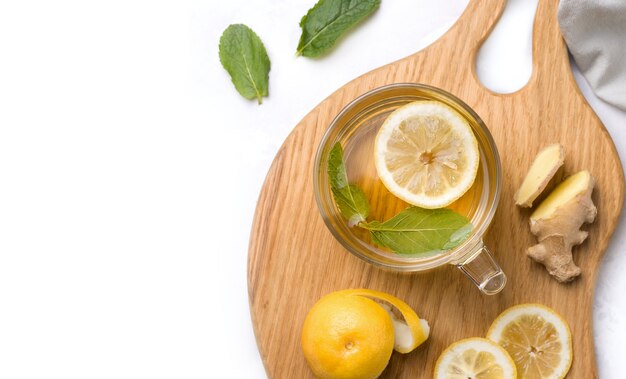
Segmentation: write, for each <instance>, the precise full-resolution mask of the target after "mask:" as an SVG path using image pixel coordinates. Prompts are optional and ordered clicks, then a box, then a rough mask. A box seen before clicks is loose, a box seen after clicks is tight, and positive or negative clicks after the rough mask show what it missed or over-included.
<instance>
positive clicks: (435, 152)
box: [374, 101, 480, 209]
mask: <svg viewBox="0 0 626 379" xmlns="http://www.w3.org/2000/svg"><path fill="white" fill-rule="evenodd" d="M374 154H375V157H374V162H375V164H376V171H377V172H378V176H379V177H380V180H381V181H382V182H383V184H384V185H385V187H387V189H388V190H389V191H390V192H391V193H393V194H394V195H395V196H397V197H399V198H400V199H402V200H404V201H406V202H407V203H409V204H412V205H416V206H418V207H422V208H428V209H434V208H443V207H445V206H447V205H450V204H451V203H453V202H454V201H456V200H457V199H459V198H460V197H461V196H463V194H464V193H465V192H467V190H469V189H470V187H471V186H472V184H473V183H474V179H476V173H477V172H478V163H479V160H480V159H479V158H480V154H479V152H478V143H477V141H476V137H475V136H474V132H473V131H472V128H471V126H470V125H469V124H468V123H467V121H466V120H465V119H464V118H463V116H461V115H460V114H459V113H458V112H457V111H455V110H454V109H452V108H451V107H449V106H448V105H446V104H444V103H441V102H438V101H415V102H412V103H409V104H406V105H404V106H402V107H400V108H398V109H396V110H395V111H394V112H393V113H391V114H390V115H389V117H387V119H386V120H385V122H384V123H383V125H382V126H381V128H380V130H379V131H378V134H377V135H376V141H375V143H374Z"/></svg>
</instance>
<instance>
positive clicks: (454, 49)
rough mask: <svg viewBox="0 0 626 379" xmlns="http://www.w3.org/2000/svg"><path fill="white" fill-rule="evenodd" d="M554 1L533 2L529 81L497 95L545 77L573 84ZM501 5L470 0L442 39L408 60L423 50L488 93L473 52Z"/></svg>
mask: <svg viewBox="0 0 626 379" xmlns="http://www.w3.org/2000/svg"><path fill="white" fill-rule="evenodd" d="M558 3H559V0H539V3H538V5H537V12H536V14H535V21H534V26H533V50H532V54H533V71H532V75H531V78H530V80H529V81H528V83H527V84H526V86H525V87H524V88H522V89H521V90H519V91H516V92H514V93H511V94H497V95H499V96H519V95H520V94H521V93H522V92H525V91H533V90H537V89H538V88H540V87H542V86H543V85H545V83H544V81H543V80H542V79H543V78H545V77H546V76H550V77H552V78H554V77H555V76H556V79H557V80H556V82H559V83H564V84H565V85H574V87H576V84H575V81H574V79H573V76H572V74H571V70H570V67H569V60H568V56H567V48H566V47H565V43H564V41H563V37H562V36H561V31H560V28H559V24H558V20H557V11H558ZM505 6H506V0H470V3H469V4H468V6H467V8H466V9H465V11H464V12H463V14H462V15H461V17H460V18H459V20H458V21H457V22H456V23H455V24H454V25H453V26H452V28H450V30H449V31H448V32H447V33H446V34H445V35H444V36H443V37H442V38H440V39H439V40H438V41H437V42H435V43H434V44H433V45H431V46H429V47H428V48H426V49H425V50H424V51H423V52H418V53H416V54H413V55H412V56H410V57H409V58H408V59H409V60H416V61H417V60H420V59H423V58H424V55H425V54H424V53H426V54H428V55H430V56H433V57H437V59H438V60H439V61H440V62H441V64H443V65H452V66H454V71H455V72H456V73H457V75H458V76H459V78H473V79H474V81H475V83H474V84H475V85H477V86H478V87H480V89H481V90H484V91H487V92H491V91H489V90H488V89H486V88H484V86H483V85H482V84H481V83H480V80H478V77H477V75H476V68H475V66H476V55H477V54H478V51H479V50H480V47H481V46H482V44H483V42H484V41H485V40H486V39H487V38H488V37H489V34H490V33H491V31H492V30H493V28H494V27H495V25H496V24H497V22H498V20H499V19H500V16H501V15H502V12H503V11H504V8H505ZM459 41H463V43H459ZM418 65H419V64H418Z"/></svg>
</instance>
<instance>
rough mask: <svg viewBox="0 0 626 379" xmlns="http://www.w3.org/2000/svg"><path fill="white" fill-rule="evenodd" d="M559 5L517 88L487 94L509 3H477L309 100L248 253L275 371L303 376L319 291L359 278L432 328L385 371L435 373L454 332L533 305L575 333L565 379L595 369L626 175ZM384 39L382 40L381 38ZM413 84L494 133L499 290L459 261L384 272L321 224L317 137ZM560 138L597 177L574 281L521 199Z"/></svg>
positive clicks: (472, 330)
mask: <svg viewBox="0 0 626 379" xmlns="http://www.w3.org/2000/svg"><path fill="white" fill-rule="evenodd" d="M557 4H558V0H540V1H539V6H538V11H537V15H536V18H535V26H534V35H533V39H534V45H533V74H532V77H531V78H530V81H529V83H528V84H527V85H526V86H525V87H524V88H523V89H521V90H519V91H517V92H515V93H512V94H505V95H502V94H497V93H493V92H491V91H489V90H488V89H485V88H484V87H483V86H482V85H481V84H480V83H479V81H478V79H477V77H476V73H475V70H474V62H475V56H476V53H477V50H478V48H479V47H480V45H481V43H482V41H483V40H484V39H485V38H486V36H487V35H488V34H489V32H490V31H491V29H492V28H493V26H494V24H495V23H496V22H497V20H498V18H499V17H500V14H501V13H502V10H503V8H504V6H505V0H471V1H470V4H469V5H468V7H467V9H466V11H465V13H464V14H463V15H462V16H461V18H460V19H459V21H458V22H457V23H456V24H455V25H454V26H453V27H452V28H451V29H450V30H449V31H448V32H447V33H446V34H445V35H444V36H443V37H442V38H441V39H440V40H438V41H437V42H436V43H434V44H433V45H431V46H429V47H428V48H426V49H424V50H422V51H420V52H418V53H416V54H414V55H412V56H409V57H407V58H405V59H402V60H400V61H397V62H395V63H392V64H389V65H387V66H383V67H381V68H379V69H376V70H374V71H371V72H369V73H367V74H365V75H363V76H361V77H359V78H357V79H355V80H353V81H352V82H350V83H348V84H346V85H345V86H343V87H342V88H340V89H339V90H337V91H336V92H335V93H333V94H332V95H331V96H329V97H328V98H327V99H326V100H324V101H323V102H322V103H321V104H319V105H318V106H317V107H316V108H315V109H313V110H312V111H311V112H310V113H309V114H308V115H307V116H306V117H305V118H304V119H303V120H302V121H301V122H300V123H299V124H298V125H297V126H296V127H295V129H294V131H293V132H292V133H291V134H290V135H289V137H288V138H287V140H286V141H285V143H284V145H283V146H282V147H281V149H280V151H279V152H278V154H277V156H276V158H275V160H274V163H273V165H272V167H271V169H270V171H269V173H268V175H267V179H266V181H265V184H264V186H263V190H262V192H261V195H260V198H259V202H258V206H257V210H256V215H255V218H254V225H253V229H252V235H251V238H250V251H249V262H248V289H249V296H250V309H251V313H252V320H253V324H254V329H255V333H256V339H257V343H258V346H259V350H260V353H261V357H262V358H263V362H264V364H265V368H266V370H267V374H268V376H269V377H271V378H290V379H291V378H308V377H312V374H311V372H310V370H309V368H308V367H307V364H306V362H305V360H304V357H303V355H302V350H301V348H300V333H301V327H302V323H303V321H304V318H305V315H306V313H307V311H308V310H309V309H310V308H311V306H312V305H313V304H314V303H315V302H316V301H317V300H318V299H319V298H320V297H322V296H323V295H325V294H327V293H329V292H331V291H335V290H340V289H345V288H355V287H364V288H371V289H376V290H381V291H385V292H389V293H391V294H394V295H396V296H398V297H400V298H402V299H404V300H406V301H407V302H408V303H409V304H410V305H411V306H412V307H413V308H414V309H416V310H417V312H418V314H419V315H420V316H421V317H423V318H426V319H427V320H428V321H429V322H430V324H431V327H432V333H431V337H430V339H429V341H428V342H427V343H426V344H425V345H423V346H421V347H419V348H418V349H417V350H416V351H414V352H412V353H410V354H407V355H401V354H398V353H394V354H393V355H392V358H391V362H390V364H389V366H388V367H387V369H386V370H385V372H384V373H383V375H382V377H384V378H430V377H432V373H433V368H434V364H435V361H436V360H437V357H438V356H439V354H440V353H441V351H442V350H443V349H444V348H445V347H446V346H448V345H449V344H450V343H452V342H453V341H456V340H458V339H461V338H465V337H471V336H484V335H485V333H486V331H487V328H488V327H489V325H490V324H491V322H492V321H493V320H494V318H495V317H496V316H497V315H498V314H499V313H500V312H501V311H503V310H504V309H505V308H507V307H509V306H511V305H514V304H519V303H526V302H538V303H542V304H546V305H548V306H550V307H552V308H554V309H555V310H556V311H557V312H559V313H560V314H561V315H563V316H564V317H565V318H566V319H567V321H568V322H569V325H570V327H571V329H572V334H573V344H574V361H573V364H572V368H571V371H570V374H569V377H570V378H585V379H588V378H595V377H597V370H596V363H595V354H594V346H593V338H592V333H593V331H592V304H593V293H594V286H595V282H596V276H597V270H598V267H599V266H600V261H601V259H602V256H603V254H604V251H605V249H606V247H607V244H608V242H609V240H610V237H611V234H612V233H613V230H614V229H615V226H616V222H617V220H618V217H619V214H620V212H621V209H622V205H623V200H624V176H623V170H622V166H621V164H620V161H619V158H618V155H617V153H616V151H615V147H614V145H613V142H612V141H611V138H610V136H609V134H608V133H607V131H606V129H605V128H604V126H603V125H602V123H601V122H600V120H599V119H598V117H597V116H596V115H595V113H594V112H593V111H592V109H591V108H590V107H589V105H588V104H587V102H586V101H585V99H584V98H583V96H582V95H581V93H580V91H579V89H578V87H577V85H576V83H575V81H574V79H573V77H572V73H571V71H570V66H569V62H568V56H567V51H566V48H565V46H564V43H563V40H562V37H561V34H560V31H559V29H558V25H557V20H556V12H557ZM381 38H383V37H381ZM398 82H416V83H424V84H430V85H433V86H436V87H440V88H443V89H445V90H447V91H449V92H451V93H452V94H454V95H456V96H457V97H459V98H461V99H462V100H463V101H465V102H466V103H467V104H468V105H469V106H471V107H472V108H473V109H474V110H475V111H476V112H477V113H478V114H479V115H480V117H481V118H482V119H483V120H484V121H485V124H486V125H487V126H488V127H489V129H490V130H491V133H492V134H493V136H494V139H495V141H496V144H497V146H498V149H499V151H500V156H501V158H502V169H503V177H504V184H503V188H502V190H503V193H502V198H501V201H500V205H499V208H498V211H497V213H496V216H495V219H494V221H493V224H492V227H491V229H490V231H489V234H488V235H487V236H486V238H485V241H486V243H487V244H488V246H490V247H491V249H492V250H493V251H494V254H495V256H496V259H497V260H498V261H499V262H500V265H501V266H502V268H503V270H504V271H505V272H506V273H507V275H508V279H509V281H508V284H507V286H506V288H505V289H504V290H503V291H502V292H501V293H500V294H498V295H496V296H491V297H490V296H485V295H482V294H481V293H480V292H479V291H478V290H477V289H476V288H475V287H474V286H473V285H472V284H471V283H470V281H469V280H467V279H466V278H465V277H464V276H463V275H462V274H461V273H460V272H458V270H456V268H454V267H452V266H446V267H441V268H438V269H436V270H434V271H430V272H427V273H421V274H420V273H414V274H400V273H394V272H387V271H383V270H381V269H378V268H375V267H373V266H371V265H368V264H366V263H365V262H363V261H361V260H359V259H358V258H356V257H355V256H353V255H351V254H350V253H348V251H347V250H345V249H344V248H343V247H342V246H341V245H340V244H339V243H338V242H337V241H336V240H335V239H334V238H333V236H332V235H331V234H330V232H329V231H328V230H327V229H326V225H325V224H324V222H323V221H322V218H321V217H320V214H319V212H318V209H317V206H316V204H315V200H314V196H313V182H312V177H313V161H314V155H315V151H316V149H317V147H318V144H319V142H320V139H321V138H322V134H323V133H324V131H325V130H326V128H327V127H328V125H329V124H330V122H331V120H332V119H333V118H334V117H335V115H337V113H338V112H339V111H340V110H341V109H342V108H343V107H344V106H345V105H346V104H347V103H349V102H350V101H351V100H353V99H354V98H356V97H357V96H359V95H361V94H363V93H365V92H367V91H369V90H371V89H373V88H376V87H379V86H382V85H385V84H390V83H398ZM556 141H558V142H561V143H562V144H563V145H564V146H565V147H566V151H567V156H566V163H565V171H566V172H568V173H573V172H575V171H577V170H580V169H589V170H590V171H591V173H592V174H593V175H594V176H595V177H596V179H597V186H596V190H595V191H594V195H593V200H594V202H595V204H596V205H597V207H598V212H599V213H598V218H597V220H596V222H595V223H594V224H592V225H590V226H588V227H587V230H588V231H589V237H588V239H587V241H586V242H585V243H583V244H582V245H581V246H579V247H577V248H575V250H574V260H575V262H577V264H578V265H579V266H580V267H581V268H582V270H583V274H582V276H581V277H580V278H578V279H577V280H576V281H574V282H573V283H571V284H568V285H563V284H559V283H557V282H556V281H555V280H554V279H552V278H551V277H550V276H549V275H548V274H547V272H546V271H545V269H544V267H543V266H541V265H538V264H536V263H534V262H532V261H531V260H530V259H529V258H527V257H526V254H525V250H526V248H527V247H528V246H530V245H531V244H533V243H534V239H533V237H532V236H531V234H530V231H529V227H528V216H529V214H530V211H528V210H520V209H519V208H517V207H516V206H515V205H514V203H513V194H514V192H515V190H516V187H517V186H518V185H519V184H520V182H521V180H522V178H523V176H524V175H525V173H526V169H527V168H528V167H529V165H530V162H531V161H532V159H533V157H534V155H535V153H536V152H537V151H538V149H539V148H540V147H542V146H544V145H546V144H547V143H549V142H556Z"/></svg>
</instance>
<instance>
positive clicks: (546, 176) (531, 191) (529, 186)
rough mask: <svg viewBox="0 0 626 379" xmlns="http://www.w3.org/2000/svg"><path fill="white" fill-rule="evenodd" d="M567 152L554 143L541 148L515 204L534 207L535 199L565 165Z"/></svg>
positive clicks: (516, 196)
mask: <svg viewBox="0 0 626 379" xmlns="http://www.w3.org/2000/svg"><path fill="white" fill-rule="evenodd" d="M564 160H565V152H564V149H563V146H561V145H560V144H558V143H555V144H552V145H549V146H547V147H546V148H544V149H543V150H541V151H540V152H539V153H538V154H537V156H536V157H535V160H534V161H533V163H532V164H531V165H530V169H529V170H528V174H526V177H525V178H524V181H523V182H522V185H521V186H520V188H519V190H518V191H517V193H515V196H514V199H515V204H517V205H519V206H520V207H524V208H529V207H532V205H533V201H535V199H536V198H537V197H538V196H539V195H540V194H541V192H543V190H544V189H545V188H546V186H547V185H548V183H549V182H550V180H551V179H552V178H553V177H554V174H556V172H557V171H558V169H559V168H560V167H561V166H562V165H563V162H564Z"/></svg>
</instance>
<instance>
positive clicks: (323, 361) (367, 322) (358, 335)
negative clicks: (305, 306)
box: [302, 292, 394, 379]
mask: <svg viewBox="0 0 626 379" xmlns="http://www.w3.org/2000/svg"><path fill="white" fill-rule="evenodd" d="M393 346H394V330H393V323H392V321H391V317H389V314H388V313H387V312H386V311H385V310H384V309H383V308H382V307H381V306H380V305H378V304H377V303H376V302H374V301H373V300H371V299H368V298H366V297H363V296H351V295H346V294H342V293H341V292H339V293H331V294H329V295H326V296H325V297H323V298H321V299H320V300H319V301H318V302H317V303H316V304H315V305H314V306H313V308H311V310H310V311H309V313H308V315H307V317H306V319H305V320H304V326H303V329H302V349H303V351H304V357H305V358H306V360H307V362H308V364H309V366H310V367H311V370H313V373H314V374H315V375H316V376H317V377H319V378H322V379H357V378H358V379H369V378H371V379H374V378H376V377H378V376H379V375H380V374H381V373H382V372H383V370H384V369H385V367H386V366H387V363H389V358H390V357H391V352H392V351H393Z"/></svg>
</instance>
